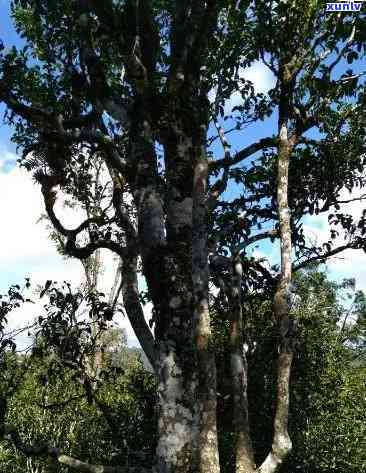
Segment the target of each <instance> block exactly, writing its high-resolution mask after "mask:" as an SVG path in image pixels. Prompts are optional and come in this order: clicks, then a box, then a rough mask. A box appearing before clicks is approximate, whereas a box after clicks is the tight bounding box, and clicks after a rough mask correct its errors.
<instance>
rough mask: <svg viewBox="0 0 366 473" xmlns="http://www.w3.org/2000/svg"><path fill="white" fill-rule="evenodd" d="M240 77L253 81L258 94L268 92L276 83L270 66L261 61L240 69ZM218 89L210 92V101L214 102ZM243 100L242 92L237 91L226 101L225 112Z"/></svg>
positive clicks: (227, 112) (228, 111)
mask: <svg viewBox="0 0 366 473" xmlns="http://www.w3.org/2000/svg"><path fill="white" fill-rule="evenodd" d="M239 78H240V79H245V80H248V81H251V82H252V83H253V87H254V90H255V92H256V93H257V94H259V93H264V94H265V93H267V92H268V91H269V90H270V89H272V88H273V87H274V85H275V77H274V75H273V73H272V72H271V71H270V69H268V67H267V66H266V65H265V64H264V63H263V62H261V61H255V62H254V63H253V64H252V65H251V66H250V67H248V68H240V69H239ZM216 93H217V89H212V90H211V91H210V92H209V94H208V99H209V100H210V102H214V100H215V98H216ZM242 102H243V99H242V96H241V94H240V92H235V93H234V94H233V95H232V96H231V97H230V99H229V100H227V101H226V103H225V113H226V114H229V113H230V112H231V110H232V109H233V107H235V106H236V105H240V104H241V103H242Z"/></svg>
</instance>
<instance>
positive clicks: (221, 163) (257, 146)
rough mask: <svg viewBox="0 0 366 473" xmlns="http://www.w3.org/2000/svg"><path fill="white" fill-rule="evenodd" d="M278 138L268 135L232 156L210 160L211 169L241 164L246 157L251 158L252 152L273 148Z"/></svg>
mask: <svg viewBox="0 0 366 473" xmlns="http://www.w3.org/2000/svg"><path fill="white" fill-rule="evenodd" d="M276 142H277V140H276V138H275V137H268V138H262V139H261V140H259V141H258V142H257V143H252V144H251V145H249V146H247V147H246V148H244V149H242V150H241V151H239V152H238V153H236V154H235V156H233V157H232V158H226V157H225V158H223V159H219V160H217V161H211V162H210V170H211V171H213V170H216V169H221V168H225V167H230V166H234V165H235V164H239V163H240V162H241V161H244V159H246V158H249V157H250V156H251V155H252V154H254V153H256V152H257V151H260V150H262V149H265V148H271V147H274V146H276Z"/></svg>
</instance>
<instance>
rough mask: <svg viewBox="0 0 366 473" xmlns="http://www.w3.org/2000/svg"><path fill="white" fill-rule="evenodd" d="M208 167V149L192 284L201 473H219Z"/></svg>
mask: <svg viewBox="0 0 366 473" xmlns="http://www.w3.org/2000/svg"><path fill="white" fill-rule="evenodd" d="M207 180H208V163H207V157H206V153H205V149H204V147H202V155H201V156H200V157H199V159H198V160H197V163H196V166H195V175H194V183H193V186H194V192H193V217H192V223H193V229H192V280H193V295H194V328H195V348H196V350H197V360H198V380H199V390H198V403H199V406H198V408H199V422H200V424H199V440H198V450H199V470H198V471H199V472H200V473H219V471H220V464H219V455H218V440H217V424H216V407H217V394H216V391H217V386H216V364H215V355H214V350H213V343H212V333H211V326H210V313H209V301H208V297H209V290H208V280H209V267H208V250H207V217H208V216H207V195H206V194H207Z"/></svg>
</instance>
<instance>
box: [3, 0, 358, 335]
mask: <svg viewBox="0 0 366 473" xmlns="http://www.w3.org/2000/svg"><path fill="white" fill-rule="evenodd" d="M0 38H2V39H3V41H4V43H5V46H6V47H9V46H12V45H13V44H15V45H19V44H20V41H19V38H18V37H17V35H16V32H15V31H14V28H13V26H12V24H11V21H10V18H9V2H7V1H4V0H0ZM340 67H342V66H340ZM343 67H344V66H343ZM244 77H245V78H246V79H249V80H251V81H252V82H253V83H254V86H255V87H256V89H257V91H258V92H265V91H266V90H269V89H270V88H271V86H272V85H273V82H274V78H273V76H272V74H271V73H270V72H269V70H268V69H267V68H266V67H265V66H264V64H262V63H259V62H258V63H256V64H254V66H253V67H252V68H251V69H250V70H249V71H246V72H245V75H244ZM235 100H237V97H233V99H232V101H233V103H234V102H235ZM3 111H4V108H3V106H2V105H1V106H0V112H1V113H3ZM275 129H276V128H275V117H271V118H270V119H268V120H266V121H265V122H263V123H260V124H257V125H256V126H255V127H251V128H250V129H248V131H244V132H241V133H240V134H239V133H236V134H235V133H234V134H232V135H230V136H229V140H230V143H231V145H232V151H233V152H235V151H236V150H240V149H241V148H243V147H245V146H246V145H248V144H250V143H251V142H253V141H257V140H258V139H259V138H262V137H265V136H270V135H272V134H273V133H274V132H275ZM10 137H11V130H10V129H9V128H8V127H6V126H4V125H1V127H0V211H1V216H2V228H1V233H0V292H3V291H5V290H6V289H7V288H8V287H9V285H10V284H13V283H20V282H21V281H23V280H24V277H25V276H27V275H30V276H31V277H32V279H33V281H35V282H36V283H40V284H43V283H44V281H45V280H46V279H53V280H58V281H62V280H64V279H67V280H71V281H72V282H75V283H78V282H80V279H81V276H82V268H81V265H80V263H79V262H78V261H74V260H65V259H63V258H62V257H61V256H60V255H59V254H58V253H57V251H56V249H55V248H54V246H53V244H52V243H51V242H50V241H49V240H48V234H49V231H48V230H47V228H46V225H45V223H44V222H38V223H37V221H38V220H39V217H40V216H41V214H42V213H43V212H44V210H43V203H42V198H41V193H40V189H39V187H38V186H36V185H35V184H34V183H33V182H32V180H31V176H29V175H27V174H26V173H25V171H22V170H19V169H18V168H17V167H16V154H15V151H16V150H15V146H14V144H12V143H11V141H10ZM215 148H216V151H217V152H218V154H219V155H220V154H222V150H221V149H220V145H219V143H218V142H217V143H216V145H215ZM229 192H230V191H229ZM362 208H363V204H361V203H359V202H355V203H353V204H350V205H348V207H347V211H349V212H351V213H353V214H354V215H358V214H360V213H361V211H362ZM19 215H20V216H21V218H19ZM62 217H63V219H64V220H65V221H66V223H69V224H70V225H73V224H74V223H77V222H79V220H78V219H79V218H80V215H76V216H75V215H72V214H71V213H70V211H64V210H62ZM304 224H305V225H306V227H307V231H308V235H310V236H311V237H313V238H326V237H327V236H328V230H327V217H326V216H319V217H316V218H311V219H310V218H309V219H306V220H305V221H304ZM252 252H254V254H256V255H260V256H265V257H267V258H268V259H269V260H270V261H271V263H274V262H278V259H279V252H278V245H272V244H271V243H269V242H268V243H262V244H261V245H259V247H258V248H255V247H253V248H252ZM106 261H107V264H106V267H107V268H110V267H112V268H114V267H115V263H114V261H113V259H112V258H111V256H110V255H108V256H107V255H106ZM328 269H329V273H330V275H331V277H332V278H334V279H337V280H341V279H342V278H344V277H347V278H350V277H355V278H356V280H357V287H358V288H359V289H365V290H366V256H365V254H364V253H363V252H361V251H353V252H351V251H348V252H347V253H345V254H344V255H342V256H341V257H339V258H337V259H334V260H333V261H332V262H330V263H329V264H328ZM113 277H114V272H113V271H110V270H109V269H108V271H107V270H106V272H105V277H104V283H103V284H104V285H105V288H107V287H108V286H109V287H110V286H111V284H112V280H113ZM104 290H106V289H104ZM18 317H19V320H18V321H14V324H18V322H19V323H21V322H23V321H24V320H25V319H26V320H28V319H29V318H30V317H31V315H30V312H27V313H26V314H24V312H23V313H19V314H18ZM128 333H129V337H130V342H131V340H132V343H135V339H134V336H133V334H132V332H131V330H130V329H128ZM133 340H134V341H133Z"/></svg>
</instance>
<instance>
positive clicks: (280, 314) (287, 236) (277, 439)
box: [259, 122, 295, 473]
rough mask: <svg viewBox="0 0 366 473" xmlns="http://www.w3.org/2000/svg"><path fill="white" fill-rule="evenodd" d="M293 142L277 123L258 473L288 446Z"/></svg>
mask: <svg viewBox="0 0 366 473" xmlns="http://www.w3.org/2000/svg"><path fill="white" fill-rule="evenodd" d="M294 143H295V138H294V137H291V138H290V137H289V136H288V130H287V125H286V123H285V122H283V123H282V124H281V126H280V133H279V146H278V173H277V207H278V219H279V225H280V242H281V274H280V280H279V283H278V286H277V290H276V293H275V296H274V313H275V316H276V319H277V323H278V326H279V332H280V333H279V336H280V344H279V357H278V367H277V370H278V374H277V400H276V413H275V419H274V425H273V430H274V432H273V442H272V450H271V452H270V453H269V455H268V456H267V458H266V459H265V461H264V462H263V464H262V465H261V467H260V468H259V473H273V472H275V471H277V470H278V468H279V467H280V465H281V464H282V462H283V461H284V459H285V458H286V456H287V455H288V454H289V452H290V451H291V449H292V442H291V439H290V436H289V434H288V416H289V400H290V374H291V363H292V359H293V351H292V346H291V333H290V318H289V315H290V306H289V296H290V284H291V252H292V242H291V214H290V209H289V201H288V179H289V164H290V156H291V152H292V150H293V147H294Z"/></svg>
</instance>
